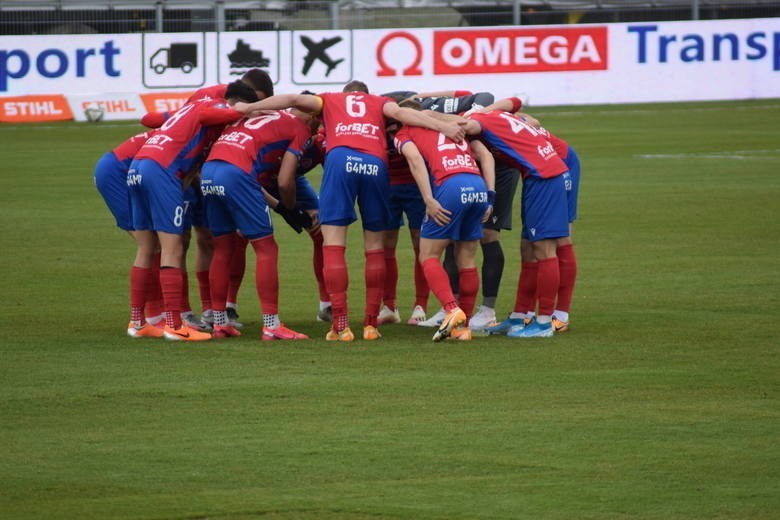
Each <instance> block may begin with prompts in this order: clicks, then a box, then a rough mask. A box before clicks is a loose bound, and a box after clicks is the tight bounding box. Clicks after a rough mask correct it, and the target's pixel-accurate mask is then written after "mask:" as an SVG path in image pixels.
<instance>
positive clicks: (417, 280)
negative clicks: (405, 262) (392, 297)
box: [414, 247, 431, 310]
mask: <svg viewBox="0 0 780 520" xmlns="http://www.w3.org/2000/svg"><path fill="white" fill-rule="evenodd" d="M419 258H420V248H419V247H416V248H414V304H415V305H419V306H420V307H422V308H423V310H427V309H428V293H430V292H431V289H430V287H428V280H426V279H425V273H424V272H423V268H422V265H421V264H420V260H419Z"/></svg>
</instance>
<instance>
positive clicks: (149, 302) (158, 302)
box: [145, 253, 165, 317]
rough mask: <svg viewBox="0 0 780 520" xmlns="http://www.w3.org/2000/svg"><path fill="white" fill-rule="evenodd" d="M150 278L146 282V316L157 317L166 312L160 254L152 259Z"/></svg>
mask: <svg viewBox="0 0 780 520" xmlns="http://www.w3.org/2000/svg"><path fill="white" fill-rule="evenodd" d="M149 269H150V272H149V277H148V278H147V282H146V308H145V312H146V315H147V316H149V317H156V316H159V315H160V314H162V313H164V312H165V304H164V303H163V297H162V289H161V288H160V253H157V254H156V255H154V256H153V257H152V265H151V266H150V267H149Z"/></svg>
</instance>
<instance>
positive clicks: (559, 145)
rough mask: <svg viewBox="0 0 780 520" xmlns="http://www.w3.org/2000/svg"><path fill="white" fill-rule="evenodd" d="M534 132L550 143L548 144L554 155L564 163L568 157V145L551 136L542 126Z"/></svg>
mask: <svg viewBox="0 0 780 520" xmlns="http://www.w3.org/2000/svg"><path fill="white" fill-rule="evenodd" d="M536 131H537V132H539V133H540V134H542V135H543V136H544V138H545V139H547V140H548V141H550V143H551V144H552V145H553V148H554V149H555V153H557V154H558V156H559V157H560V158H561V159H562V160H563V161H564V162H565V161H566V157H568V156H569V143H567V142H566V141H564V140H563V139H561V138H560V137H558V136H557V135H553V134H551V133H550V131H549V130H547V129H546V128H545V127H543V126H540V127H539V128H537V129H536Z"/></svg>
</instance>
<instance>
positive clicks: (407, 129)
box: [395, 126, 482, 186]
mask: <svg viewBox="0 0 780 520" xmlns="http://www.w3.org/2000/svg"><path fill="white" fill-rule="evenodd" d="M409 141H412V142H413V143H414V144H415V145H416V146H417V149H418V150H420V155H422V157H423V159H425V163H426V164H427V166H428V172H429V173H430V175H431V176H432V177H433V182H434V183H435V184H436V186H439V185H441V183H442V182H444V180H445V179H447V178H448V177H451V176H453V175H456V174H458V173H473V174H474V175H480V176H481V175H482V173H481V172H480V170H479V167H478V166H477V161H476V160H475V159H474V156H473V155H471V150H470V149H469V143H468V141H465V140H464V141H462V142H460V143H456V142H455V141H453V140H451V139H450V138H449V137H447V136H445V135H444V134H442V133H440V132H436V131H435V130H429V129H427V128H422V127H420V126H403V127H401V129H400V130H399V131H398V133H397V134H396V135H395V146H396V149H397V150H398V152H399V153H401V150H402V149H403V147H404V145H405V144H406V143H408V142H409Z"/></svg>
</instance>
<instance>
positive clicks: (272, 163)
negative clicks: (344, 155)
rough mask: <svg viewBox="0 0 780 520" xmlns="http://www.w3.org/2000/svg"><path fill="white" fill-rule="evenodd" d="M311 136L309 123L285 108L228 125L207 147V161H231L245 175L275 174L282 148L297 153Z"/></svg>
mask: <svg viewBox="0 0 780 520" xmlns="http://www.w3.org/2000/svg"><path fill="white" fill-rule="evenodd" d="M310 137H311V130H310V128H309V126H308V125H307V124H306V123H305V122H303V121H302V120H301V119H300V118H298V117H297V116H295V115H293V114H291V113H290V112H287V111H275V112H272V113H269V114H262V115H260V116H257V117H250V118H244V119H241V120H239V121H237V122H236V123H234V124H232V125H230V126H228V127H227V128H225V130H224V131H223V132H222V135H220V137H219V139H217V140H216V142H215V143H214V145H213V146H212V147H211V151H210V152H209V156H208V159H207V160H209V161H214V160H221V161H226V162H229V163H231V164H234V165H236V166H238V167H239V168H241V169H242V170H243V171H244V172H246V173H247V174H251V173H253V172H254V173H257V174H261V173H263V172H271V173H272V174H275V173H278V170H279V166H280V163H281V159H282V156H283V155H284V153H285V152H286V151H288V150H289V151H292V152H293V153H296V154H298V155H300V154H301V153H302V151H303V149H304V147H305V145H306V142H307V141H308V140H309V138H310Z"/></svg>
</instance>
